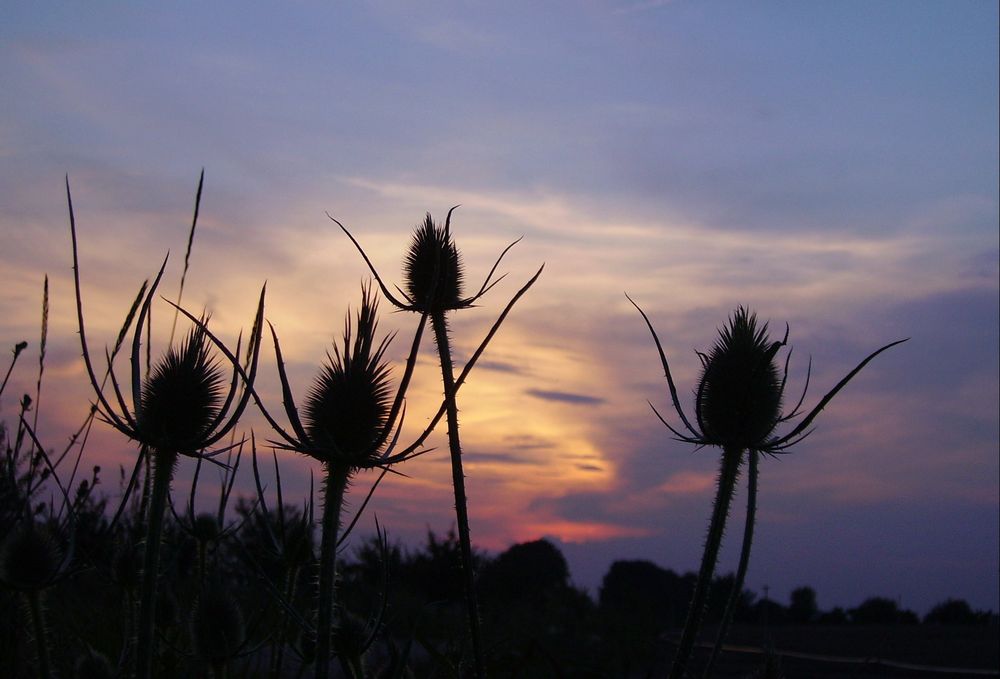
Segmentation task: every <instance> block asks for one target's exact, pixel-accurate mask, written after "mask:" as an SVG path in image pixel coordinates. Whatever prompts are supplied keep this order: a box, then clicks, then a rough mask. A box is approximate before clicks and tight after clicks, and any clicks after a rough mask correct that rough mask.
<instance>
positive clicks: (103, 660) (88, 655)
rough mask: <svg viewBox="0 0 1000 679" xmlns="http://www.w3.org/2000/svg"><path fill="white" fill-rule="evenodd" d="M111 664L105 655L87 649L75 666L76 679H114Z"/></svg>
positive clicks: (74, 674)
mask: <svg viewBox="0 0 1000 679" xmlns="http://www.w3.org/2000/svg"><path fill="white" fill-rule="evenodd" d="M114 676H115V672H114V669H113V668H112V667H111V662H110V661H109V660H108V658H107V656H105V655H104V654H103V653H99V652H98V651H95V650H93V649H87V650H86V651H84V653H83V654H82V655H81V656H80V657H79V658H77V660H76V663H74V665H73V677H74V679H114Z"/></svg>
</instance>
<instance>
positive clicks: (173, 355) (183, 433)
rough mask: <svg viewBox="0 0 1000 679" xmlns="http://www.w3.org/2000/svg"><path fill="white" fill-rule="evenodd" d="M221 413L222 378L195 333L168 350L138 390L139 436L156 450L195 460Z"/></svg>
mask: <svg viewBox="0 0 1000 679" xmlns="http://www.w3.org/2000/svg"><path fill="white" fill-rule="evenodd" d="M221 407H222V372H221V370H219V366H218V364H217V363H216V362H215V361H213V360H212V357H211V355H210V353H209V350H208V345H207V343H206V341H205V334H204V333H203V332H201V331H200V330H198V329H197V328H196V329H194V330H192V331H191V333H190V334H189V335H188V336H187V339H186V340H184V341H183V342H182V343H181V345H180V346H179V347H170V348H168V349H167V353H166V355H165V356H164V357H163V358H162V359H161V360H160V361H159V362H158V363H156V364H154V366H153V368H152V370H151V372H150V374H149V377H148V378H147V379H146V381H145V383H144V384H143V385H142V409H141V410H140V411H139V413H138V418H137V425H138V430H139V431H141V432H142V433H143V435H144V441H143V442H144V443H146V444H147V445H148V446H150V447H151V448H153V449H154V450H157V451H169V452H171V453H179V454H186V455H194V454H196V453H197V452H198V451H199V450H200V448H201V446H202V442H203V441H204V440H205V438H206V434H208V433H210V432H209V429H210V427H211V425H212V423H213V421H214V420H215V417H216V416H217V415H218V412H219V409H220V408H221Z"/></svg>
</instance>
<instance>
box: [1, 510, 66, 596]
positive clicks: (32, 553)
mask: <svg viewBox="0 0 1000 679" xmlns="http://www.w3.org/2000/svg"><path fill="white" fill-rule="evenodd" d="M63 560H64V553H63V549H62V546H61V545H60V544H59V541H58V540H57V539H56V537H55V536H54V535H53V534H52V532H51V531H50V530H49V529H48V528H47V527H46V526H43V525H39V524H36V523H35V522H33V521H27V522H24V523H22V524H21V525H19V526H17V527H16V528H14V529H13V530H12V531H11V532H10V534H9V535H8V536H7V539H6V540H4V541H3V544H2V545H0V581H2V582H3V583H5V584H6V585H7V586H8V587H11V588H12V589H16V590H20V591H22V592H37V591H39V590H42V589H44V588H45V587H47V586H48V585H49V584H51V583H52V581H53V580H54V579H55V578H56V576H57V575H59V570H60V568H61V567H62V565H63Z"/></svg>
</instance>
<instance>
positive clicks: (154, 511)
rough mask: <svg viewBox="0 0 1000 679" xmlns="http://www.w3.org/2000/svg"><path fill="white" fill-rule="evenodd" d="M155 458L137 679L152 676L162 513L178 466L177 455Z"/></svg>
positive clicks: (153, 454) (155, 455)
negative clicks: (175, 468)
mask: <svg viewBox="0 0 1000 679" xmlns="http://www.w3.org/2000/svg"><path fill="white" fill-rule="evenodd" d="M148 453H149V454H151V457H152V459H153V461H154V462H153V492H152V496H151V497H150V505H149V525H148V528H147V530H146V549H145V554H144V556H143V562H142V584H141V585H140V590H139V629H138V634H139V638H138V641H137V643H136V677H138V679H149V678H150V677H152V675H153V656H154V655H155V654H156V653H155V648H154V639H155V637H154V632H155V630H154V626H155V620H156V589H157V585H158V582H159V569H160V539H161V537H162V535H163V513H164V510H165V509H166V506H167V495H168V494H169V493H170V481H171V479H172V477H173V474H174V467H175V466H176V464H177V455H176V454H175V453H169V452H165V451H155V452H154V451H148Z"/></svg>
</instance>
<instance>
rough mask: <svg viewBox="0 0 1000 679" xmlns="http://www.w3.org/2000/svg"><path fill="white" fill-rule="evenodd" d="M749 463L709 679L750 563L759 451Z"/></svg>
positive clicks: (705, 674)
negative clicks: (737, 546)
mask: <svg viewBox="0 0 1000 679" xmlns="http://www.w3.org/2000/svg"><path fill="white" fill-rule="evenodd" d="M749 458H750V465H749V473H748V480H747V486H748V487H747V517H746V525H745V526H744V527H743V547H742V548H741V550H740V563H739V565H738V566H737V567H736V576H735V578H734V579H733V591H732V592H730V593H729V600H728V601H727V602H726V610H725V612H724V613H723V614H722V622H721V624H720V625H719V634H718V636H717V637H716V639H715V646H714V647H712V654H711V655H710V656H709V657H708V663H706V664H705V671H704V672H703V673H702V676H703V677H704V678H705V679H710V677H711V676H712V667H713V666H714V665H715V661H716V660H717V659H718V657H719V652H720V651H721V650H722V644H723V642H725V640H726V635H727V634H728V633H729V626H730V625H731V624H732V622H733V614H734V613H735V612H736V605H737V603H738V602H739V600H740V594H741V593H742V592H743V582H744V580H745V579H746V575H747V566H748V565H749V564H750V547H751V545H752V544H753V527H754V523H755V522H756V518H757V476H758V472H757V463H758V461H759V460H760V453H758V452H757V451H756V450H751V451H750V453H749Z"/></svg>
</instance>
